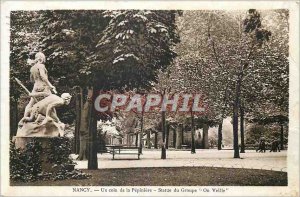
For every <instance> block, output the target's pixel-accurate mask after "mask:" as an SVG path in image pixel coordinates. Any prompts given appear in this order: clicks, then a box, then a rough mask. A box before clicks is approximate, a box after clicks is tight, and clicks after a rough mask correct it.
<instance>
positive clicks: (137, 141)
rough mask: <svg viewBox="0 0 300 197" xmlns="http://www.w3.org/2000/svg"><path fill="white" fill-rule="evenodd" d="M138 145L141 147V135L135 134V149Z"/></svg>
mask: <svg viewBox="0 0 300 197" xmlns="http://www.w3.org/2000/svg"><path fill="white" fill-rule="evenodd" d="M138 145H139V134H138V133H136V134H135V147H138Z"/></svg>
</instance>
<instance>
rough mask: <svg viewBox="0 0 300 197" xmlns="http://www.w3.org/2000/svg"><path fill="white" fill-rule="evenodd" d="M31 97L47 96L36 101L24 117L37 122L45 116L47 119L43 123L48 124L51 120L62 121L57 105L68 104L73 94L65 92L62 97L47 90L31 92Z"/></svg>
mask: <svg viewBox="0 0 300 197" xmlns="http://www.w3.org/2000/svg"><path fill="white" fill-rule="evenodd" d="M30 96H31V97H40V96H46V97H45V98H44V99H42V100H40V101H38V102H37V103H35V104H34V105H33V106H32V107H31V108H30V109H29V110H28V113H29V116H28V117H25V118H24V120H23V121H24V122H32V121H35V122H36V123H38V122H40V121H42V117H43V116H45V119H44V120H43V122H42V123H41V124H42V125H43V124H46V123H47V122H49V121H52V120H54V121H55V122H57V123H61V122H60V120H59V118H58V117H57V114H56V110H55V108H56V107H60V106H62V105H68V104H69V103H70V101H71V98H72V96H71V95H70V94H69V93H63V94H62V95H61V97H59V96H57V95H55V94H49V93H45V92H38V93H30Z"/></svg>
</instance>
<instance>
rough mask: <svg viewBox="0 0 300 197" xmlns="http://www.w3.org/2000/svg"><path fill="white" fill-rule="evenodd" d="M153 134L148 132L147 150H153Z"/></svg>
mask: <svg viewBox="0 0 300 197" xmlns="http://www.w3.org/2000/svg"><path fill="white" fill-rule="evenodd" d="M150 138H151V133H150V131H148V132H147V148H148V149H151V139H150Z"/></svg>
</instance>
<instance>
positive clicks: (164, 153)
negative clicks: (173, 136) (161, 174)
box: [161, 111, 166, 159]
mask: <svg viewBox="0 0 300 197" xmlns="http://www.w3.org/2000/svg"><path fill="white" fill-rule="evenodd" d="M161 119H162V124H161V125H162V128H161V129H162V141H163V144H162V147H161V159H166V112H165V111H162V112H161Z"/></svg>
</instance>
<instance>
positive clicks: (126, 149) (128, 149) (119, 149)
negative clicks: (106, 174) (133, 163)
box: [107, 145, 140, 160]
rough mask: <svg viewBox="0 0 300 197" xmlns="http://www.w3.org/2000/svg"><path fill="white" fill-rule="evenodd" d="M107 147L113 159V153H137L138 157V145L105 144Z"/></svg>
mask: <svg viewBox="0 0 300 197" xmlns="http://www.w3.org/2000/svg"><path fill="white" fill-rule="evenodd" d="M107 148H109V149H110V150H109V153H110V154H112V155H113V158H112V159H113V160H114V159H115V155H137V156H138V159H140V147H135V146H122V145H116V146H107Z"/></svg>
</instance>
